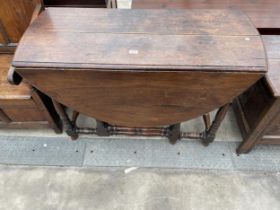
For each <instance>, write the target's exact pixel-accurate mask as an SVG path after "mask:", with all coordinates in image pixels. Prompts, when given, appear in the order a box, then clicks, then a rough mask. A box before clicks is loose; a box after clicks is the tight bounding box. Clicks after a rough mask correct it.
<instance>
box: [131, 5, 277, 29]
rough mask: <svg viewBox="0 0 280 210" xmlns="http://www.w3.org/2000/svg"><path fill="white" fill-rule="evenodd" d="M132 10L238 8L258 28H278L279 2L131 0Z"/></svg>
mask: <svg viewBox="0 0 280 210" xmlns="http://www.w3.org/2000/svg"><path fill="white" fill-rule="evenodd" d="M132 8H133V9H159V8H168V9H174V8H181V9H183V8H184V9H226V8H239V9H241V10H242V11H243V12H245V13H246V14H247V15H248V16H249V17H250V19H251V20H252V22H253V23H254V25H255V26H256V27H257V28H259V29H262V28H265V29H275V28H278V29H279V28H280V13H279V11H280V2H279V0H153V1H151V0H133V1H132Z"/></svg>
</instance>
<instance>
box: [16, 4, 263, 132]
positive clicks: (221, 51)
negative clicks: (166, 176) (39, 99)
mask: <svg viewBox="0 0 280 210" xmlns="http://www.w3.org/2000/svg"><path fill="white" fill-rule="evenodd" d="M13 66H14V67H15V70H16V72H18V73H19V74H20V75H22V76H23V77H24V78H25V79H26V80H28V81H29V82H30V83H31V84H32V85H33V86H35V87H36V88H38V89H39V90H40V91H42V92H44V93H46V94H47V95H49V96H50V97H52V98H53V99H54V100H56V101H58V102H60V103H62V104H64V105H66V106H68V107H70V108H72V109H74V110H76V111H78V112H81V113H83V114H86V115H88V116H91V117H95V118H96V119H97V120H100V121H105V122H108V123H110V124H113V125H121V126H128V127H135V126H136V127H153V126H162V125H171V124H176V123H179V122H182V121H186V120H189V119H192V118H194V117H198V116H200V115H202V114H204V113H207V112H209V111H212V110H214V109H216V108H218V107H220V106H222V105H224V104H226V103H228V102H230V101H231V100H232V99H233V98H234V97H236V96H237V95H239V94H240V93H242V92H243V91H245V90H246V89H247V88H248V87H249V86H251V85H252V84H254V83H255V82H256V81H257V80H258V79H260V78H261V77H262V76H263V75H264V73H265V72H266V55H265V53H264V48H263V44H262V40H261V38H260V36H259V34H258V32H257V31H256V29H255V28H254V26H253V25H252V23H251V22H250V20H249V19H248V17H247V16H246V15H244V14H243V13H241V12H240V11H238V10H211V11H210V10H105V9H99V10H96V9H69V8H54V9H53V8H50V9H47V10H46V11H44V12H43V13H42V15H41V16H39V18H38V19H37V20H35V21H34V22H33V23H32V25H31V26H30V27H29V28H28V30H27V32H26V33H25V35H24V37H23V38H22V40H21V42H20V45H19V47H18V49H17V52H16V55H15V58H14V61H13Z"/></svg>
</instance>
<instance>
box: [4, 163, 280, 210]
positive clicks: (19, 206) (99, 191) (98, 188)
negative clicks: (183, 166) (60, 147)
mask: <svg viewBox="0 0 280 210" xmlns="http://www.w3.org/2000/svg"><path fill="white" fill-rule="evenodd" d="M279 183H280V174H279V173H240V172H238V173H237V172H231V173H225V172H221V171H183V170H170V169H167V170H159V169H137V170H134V171H132V172H130V173H125V172H124V169H120V168H115V169H114V168H111V169H108V168H107V169H104V168H99V169H91V168H52V167H12V166H1V167H0V189H1V190H0V209H1V210H27V209H28V210H64V209H65V210H87V209H89V210H93V209H94V210H97V209H98V210H144V209H145V210H157V209H159V210H170V209H174V210H183V209H188V210H191V209H194V210H204V209H205V210H219V209H221V210H243V209H244V210H279V209H280V199H279V195H280V185H279Z"/></svg>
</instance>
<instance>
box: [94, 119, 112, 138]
mask: <svg viewBox="0 0 280 210" xmlns="http://www.w3.org/2000/svg"><path fill="white" fill-rule="evenodd" d="M96 123H97V125H96V135H98V136H110V131H109V124H108V123H105V122H102V121H99V120H96Z"/></svg>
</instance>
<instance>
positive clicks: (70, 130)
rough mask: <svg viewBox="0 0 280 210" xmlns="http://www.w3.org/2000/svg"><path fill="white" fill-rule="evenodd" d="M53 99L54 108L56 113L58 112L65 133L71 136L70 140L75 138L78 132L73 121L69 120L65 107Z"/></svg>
mask: <svg viewBox="0 0 280 210" xmlns="http://www.w3.org/2000/svg"><path fill="white" fill-rule="evenodd" d="M52 101H53V105H54V107H55V110H56V111H57V113H58V114H59V116H60V118H61V120H62V122H63V124H64V126H65V131H66V133H67V135H68V136H70V137H71V139H72V140H76V139H77V138H78V133H77V131H76V126H75V124H74V123H73V122H71V120H70V119H69V117H68V115H67V113H66V112H65V107H64V106H63V105H62V104H60V103H58V102H56V101H55V100H52Z"/></svg>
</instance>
